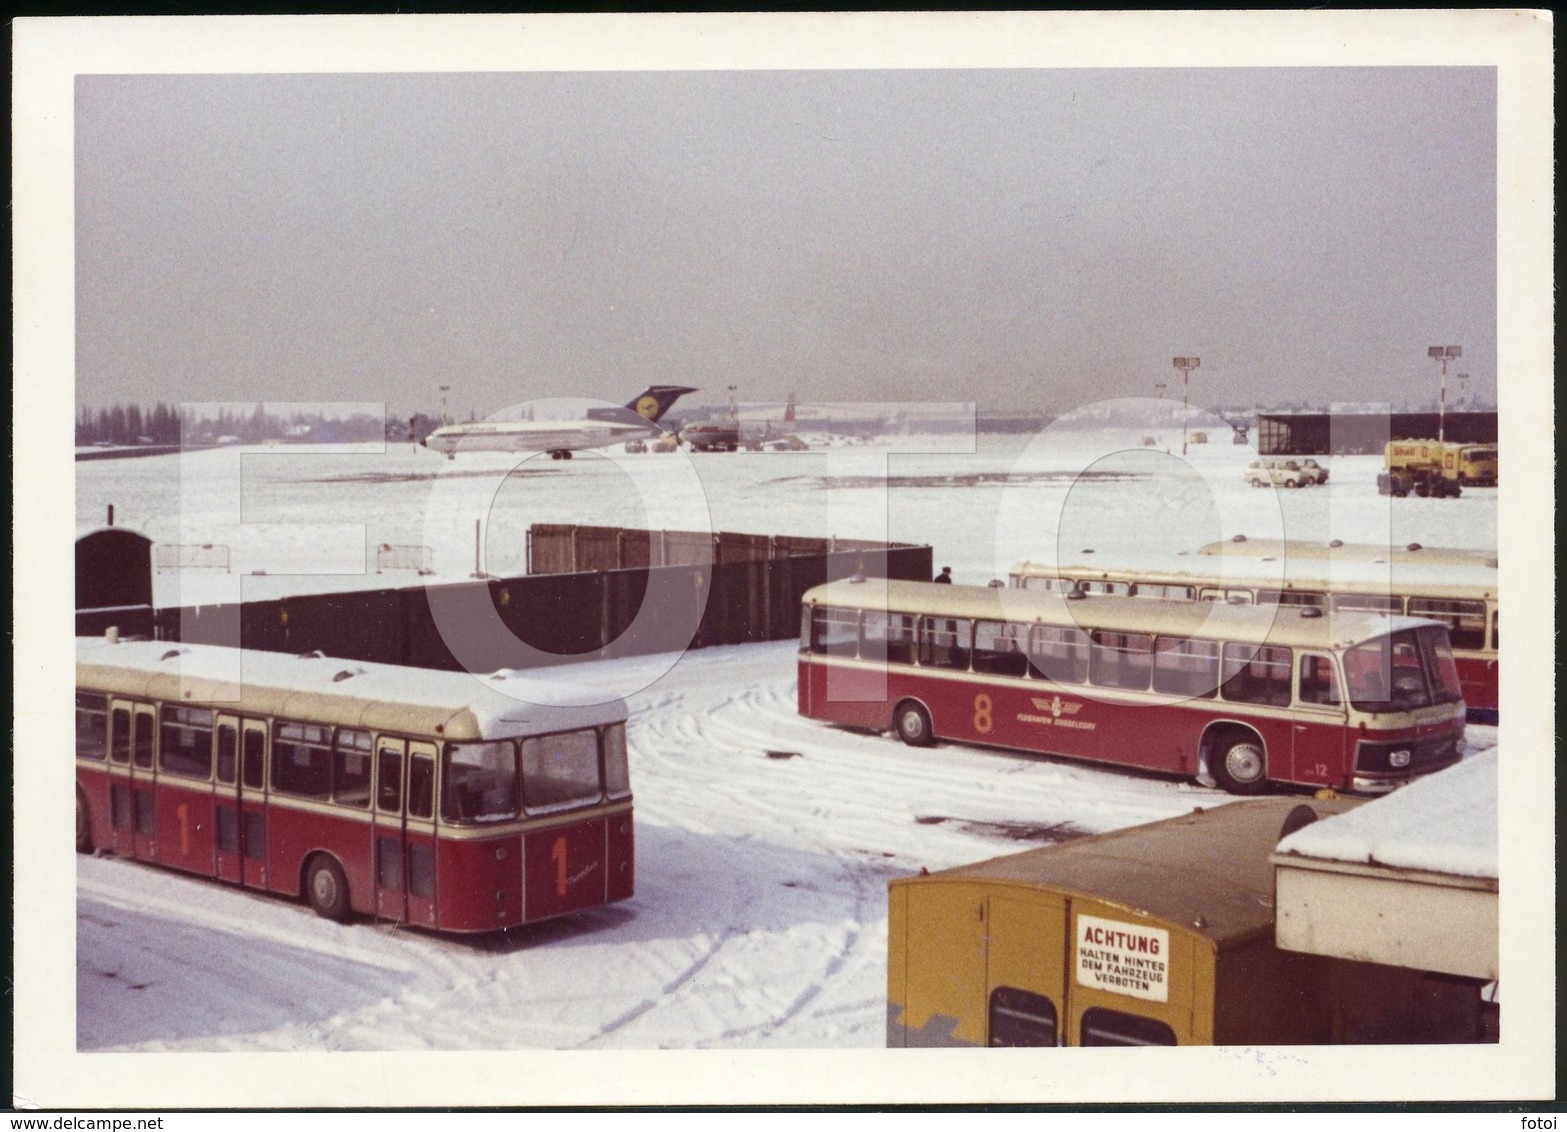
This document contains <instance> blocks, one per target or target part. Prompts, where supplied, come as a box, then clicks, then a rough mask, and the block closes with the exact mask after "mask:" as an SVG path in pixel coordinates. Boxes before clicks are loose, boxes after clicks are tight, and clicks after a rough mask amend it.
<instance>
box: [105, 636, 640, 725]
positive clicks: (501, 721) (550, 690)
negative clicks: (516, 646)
mask: <svg viewBox="0 0 1567 1132" xmlns="http://www.w3.org/2000/svg"><path fill="white" fill-rule="evenodd" d="M76 657H77V662H78V664H86V665H96V666H100V667H102V668H112V669H115V670H118V671H121V672H125V671H130V672H135V673H137V674H139V675H144V676H145V677H146V679H147V680H148V681H149V684H148V687H151V686H152V685H151V682H152V681H155V680H158V679H160V678H162V679H164V680H167V678H169V677H173V678H175V679H177V680H178V681H180V682H182V683H184V684H192V683H194V682H198V681H206V682H210V683H211V685H212V686H213V687H221V686H230V687H232V686H234V685H236V684H237V685H240V686H242V687H244V688H246V689H249V690H254V691H256V692H260V691H261V690H263V689H264V690H266V691H267V692H270V693H274V694H276V695H281V696H283V697H285V698H286V700H285V702H287V703H290V704H293V703H295V702H296V699H297V697H299V696H303V695H316V696H326V697H330V698H331V699H332V700H334V701H337V702H342V703H344V704H347V703H348V702H349V701H354V702H355V703H358V704H364V705H386V706H388V707H396V706H402V707H409V708H417V709H434V711H433V714H432V713H431V712H424V713H422V715H424V716H428V717H429V718H431V719H435V718H437V716H439V717H440V718H442V719H446V718H448V717H449V718H453V719H455V718H457V716H458V715H460V714H466V713H471V716H472V722H473V724H474V725H476V726H477V727H478V728H479V730H480V731H481V732H482V733H483V734H484V735H486V736H489V735H491V734H497V733H512V732H514V731H516V730H517V729H518V728H519V727H521V728H524V729H526V730H537V729H538V728H540V727H541V726H543V727H545V728H546V729H548V728H553V727H560V728H569V727H587V726H594V725H597V724H601V723H605V722H612V721H614V720H618V719H624V718H625V715H626V709H625V705H624V702H623V701H621V700H619V699H616V698H614V697H610V698H608V699H606V697H605V696H604V694H603V693H601V692H599V691H597V690H596V689H592V688H588V687H584V686H577V685H573V684H570V683H567V682H565V681H562V680H549V679H540V678H538V677H531V676H525V675H521V674H519V673H518V672H516V671H515V670H512V669H502V670H500V671H498V672H495V673H492V674H488V675H482V674H469V673H466V672H442V671H436V670H433V669H427V668H410V667H406V666H402V665H393V664H376V663H372V662H368V661H356V660H343V659H339V658H334V657H328V656H325V655H322V654H319V653H315V654H306V655H304V656H295V655H292V654H288V653H271V652H261V651H258V650H254V649H232V648H225V647H222V646H218V645H199V644H181V643H178V642H171V641H120V642H118V643H111V642H108V641H106V640H105V639H104V638H101V637H79V638H77V646H76ZM127 690H128V689H127ZM246 694H247V695H249V694H250V692H249V691H247V693H246ZM540 709H542V710H543V712H544V713H547V714H545V715H543V716H541V714H540Z"/></svg>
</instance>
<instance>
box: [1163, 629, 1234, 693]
mask: <svg viewBox="0 0 1567 1132" xmlns="http://www.w3.org/2000/svg"><path fill="white" fill-rule="evenodd" d="M1154 647H1155V652H1154V668H1153V690H1154V691H1156V692H1165V693H1167V694H1169V695H1175V696H1200V697H1208V696H1216V695H1218V694H1219V645H1218V642H1216V641H1199V640H1191V639H1188V638H1185V637H1160V638H1158V640H1157V641H1156V642H1155V644H1154Z"/></svg>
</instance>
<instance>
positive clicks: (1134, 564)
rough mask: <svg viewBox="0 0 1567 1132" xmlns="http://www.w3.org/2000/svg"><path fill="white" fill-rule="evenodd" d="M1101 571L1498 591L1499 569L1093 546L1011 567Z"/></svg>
mask: <svg viewBox="0 0 1567 1132" xmlns="http://www.w3.org/2000/svg"><path fill="white" fill-rule="evenodd" d="M1060 570H1068V571H1071V573H1072V576H1073V577H1078V576H1081V571H1084V570H1091V571H1098V572H1102V573H1103V574H1104V575H1105V576H1107V577H1110V578H1119V577H1122V576H1123V575H1125V574H1127V573H1128V572H1136V573H1138V574H1146V575H1148V576H1149V577H1150V578H1152V579H1154V580H1163V579H1166V578H1168V579H1170V580H1186V581H1190V580H1193V579H1203V580H1208V579H1218V580H1219V581H1221V582H1222V583H1224V584H1228V585H1248V584H1255V585H1262V586H1279V587H1281V588H1283V589H1289V588H1291V587H1292V585H1302V584H1304V585H1308V586H1309V585H1312V584H1316V585H1322V584H1330V585H1332V586H1334V587H1335V588H1343V589H1371V590H1375V589H1379V588H1383V589H1385V588H1387V587H1388V586H1396V587H1397V588H1399V589H1401V590H1416V591H1425V590H1429V591H1431V592H1433V593H1434V592H1437V591H1441V592H1451V593H1465V596H1469V594H1468V593H1466V592H1465V591H1484V592H1486V593H1489V594H1491V595H1494V594H1495V593H1496V591H1497V584H1498V580H1499V577H1500V575H1499V572H1498V571H1497V569H1496V568H1495V567H1494V566H1483V565H1479V564H1472V565H1458V564H1454V563H1450V562H1420V561H1412V560H1410V559H1407V558H1394V559H1393V560H1392V561H1390V562H1388V561H1381V562H1378V561H1366V560H1363V559H1328V558H1315V557H1304V556H1299V557H1297V556H1289V557H1284V558H1281V557H1273V556H1262V557H1252V556H1244V555H1238V554H1230V555H1221V554H1196V555H1186V554H1167V553H1163V552H1149V553H1142V554H1139V553H1137V552H1134V551H1131V552H1129V551H1122V550H1116V551H1114V552H1112V553H1107V554H1095V553H1094V552H1093V551H1091V550H1086V549H1085V550H1082V551H1075V552H1074V551H1063V552H1062V553H1061V554H1059V555H1058V556H1057V558H1056V560H1055V561H1054V562H1045V561H1027V560H1025V561H1023V562H1019V563H1017V564H1016V565H1014V566H1013V567H1012V571H1011V572H1012V573H1014V574H1021V575H1025V576H1027V575H1042V576H1044V577H1053V576H1055V575H1056V573H1057V571H1060Z"/></svg>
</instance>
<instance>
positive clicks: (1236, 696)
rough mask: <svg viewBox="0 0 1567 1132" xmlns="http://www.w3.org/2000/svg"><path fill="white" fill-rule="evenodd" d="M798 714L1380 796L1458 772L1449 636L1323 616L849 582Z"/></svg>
mask: <svg viewBox="0 0 1567 1132" xmlns="http://www.w3.org/2000/svg"><path fill="white" fill-rule="evenodd" d="M801 622H802V624H801V647H800V653H799V670H798V681H799V683H798V707H799V711H800V714H801V715H804V716H807V717H809V718H812V719H820V720H824V721H827V722H830V723H836V724H841V725H847V726H853V727H863V728H867V729H870V730H876V731H885V730H889V729H890V730H891V731H893V732H895V733H896V734H897V735H898V736H899V737H900V738H902V739H903V741H904V742H906V743H908V744H910V745H913V746H926V745H929V744H930V743H931V742H932V741H934V740H936V739H950V740H957V741H960V742H967V743H976V744H983V745H988V746H994V747H1003V748H1008V749H1012V750H1020V751H1033V752H1038V753H1042V754H1050V755H1060V756H1065V757H1069V758H1079V759H1088V760H1094V761H1099V762H1105V763H1114V764H1117V765H1121V766H1127V767H1137V768H1141V769H1144V770H1149V771H1157V772H1163V773H1169V774H1178V775H1183V776H1187V777H1193V778H1197V779H1199V780H1202V779H1204V778H1207V777H1211V779H1212V780H1213V781H1214V782H1215V783H1216V784H1217V785H1218V786H1220V787H1222V788H1224V789H1225V790H1228V791H1230V792H1231V793H1236V794H1255V793H1258V792H1261V791H1262V790H1264V789H1266V788H1267V786H1268V784H1269V783H1273V782H1278V783H1290V784H1297V785H1301V786H1310V787H1318V788H1321V787H1326V788H1330V789H1334V790H1350V791H1357V792H1362V793H1381V792H1385V791H1388V790H1391V789H1394V788H1395V787H1397V786H1399V785H1402V784H1403V783H1404V782H1407V781H1409V780H1411V779H1413V778H1415V777H1418V776H1420V775H1423V774H1427V773H1430V772H1431V771H1435V770H1440V769H1442V768H1443V767H1446V766H1450V765H1452V764H1453V763H1455V762H1457V761H1458V759H1459V757H1460V744H1461V741H1462V739H1463V730H1464V703H1463V696H1462V693H1461V691H1460V688H1459V684H1458V674H1457V671H1456V669H1455V667H1454V664H1453V652H1452V648H1451V646H1450V645H1449V643H1448V639H1447V630H1446V628H1445V626H1443V625H1442V624H1440V623H1439V622H1435V621H1427V620H1420V619H1416V618H1409V617H1402V616H1391V615H1386V614H1378V613H1370V612H1361V611H1355V612H1343V613H1337V614H1327V613H1325V612H1324V611H1323V610H1321V609H1317V608H1315V607H1309V606H1306V607H1297V606H1267V605H1262V606H1259V605H1231V604H1228V603H1223V604H1199V603H1194V602H1176V601H1152V600H1148V599H1138V598H1113V597H1106V598H1097V599H1094V600H1082V599H1080V598H1077V597H1075V596H1072V595H1067V594H1060V593H1038V592H1029V591H1025V590H1015V589H1002V588H997V587H990V586H945V585H936V584H933V583H928V582H898V581H886V580H884V579H867V580H860V579H851V580H847V581H840V582H832V583H829V584H827V585H825V586H818V587H816V588H815V589H812V590H810V591H808V592H807V593H806V594H805V596H804V598H803V599H802V617H801Z"/></svg>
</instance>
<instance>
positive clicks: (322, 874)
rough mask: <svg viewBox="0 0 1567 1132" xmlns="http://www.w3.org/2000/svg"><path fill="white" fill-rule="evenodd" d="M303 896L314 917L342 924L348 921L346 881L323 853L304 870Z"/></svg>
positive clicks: (331, 860) (339, 869)
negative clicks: (314, 911) (314, 913)
mask: <svg viewBox="0 0 1567 1132" xmlns="http://www.w3.org/2000/svg"><path fill="white" fill-rule="evenodd" d="M305 895H306V897H307V898H308V899H309V900H310V906H311V907H312V908H314V909H315V910H316V915H318V916H324V917H325V918H326V919H328V920H337V921H339V922H342V921H343V920H346V919H348V881H347V880H345V879H344V878H343V870H342V867H341V866H339V865H338V863H337V862H336V861H334V860H333V859H332V858H331V857H328V856H327V855H326V854H325V853H322V854H321V855H320V856H317V857H315V858H314V859H312V860H311V862H310V867H309V868H308V869H307V870H305Z"/></svg>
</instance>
